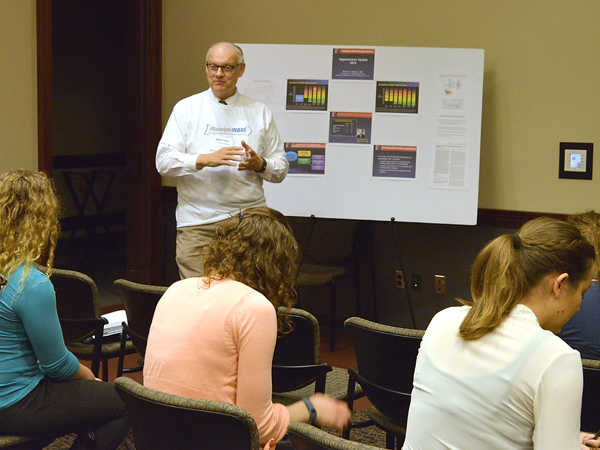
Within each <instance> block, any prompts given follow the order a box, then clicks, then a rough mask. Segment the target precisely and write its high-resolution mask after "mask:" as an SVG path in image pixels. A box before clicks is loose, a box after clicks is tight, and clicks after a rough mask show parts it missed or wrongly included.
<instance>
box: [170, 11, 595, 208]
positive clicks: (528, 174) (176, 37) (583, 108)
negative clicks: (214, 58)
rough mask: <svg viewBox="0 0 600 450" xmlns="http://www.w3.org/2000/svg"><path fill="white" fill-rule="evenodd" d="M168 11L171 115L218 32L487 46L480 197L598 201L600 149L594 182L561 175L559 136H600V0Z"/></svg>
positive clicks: (311, 40) (193, 88)
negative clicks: (564, 177)
mask: <svg viewBox="0 0 600 450" xmlns="http://www.w3.org/2000/svg"><path fill="white" fill-rule="evenodd" d="M163 14H164V17H163V24H164V28H163V75H164V79H163V86H164V87H163V116H164V117H163V119H164V122H165V123H166V120H167V119H168V116H169V114H170V112H171V109H172V107H173V105H174V104H175V103H176V102H177V101H178V100H179V99H181V98H183V97H186V96H188V95H191V94H193V93H195V92H198V91H200V90H203V89H205V88H206V87H207V84H206V80H205V75H204V69H203V62H204V57H205V53H206V49H207V48H208V46H209V45H210V44H211V43H212V42H215V41H220V40H229V41H234V42H240V43H243V42H247V43H259V44H260V43H263V44H317V45H318V44H325V45H374V46H407V47H453V48H481V49H484V50H485V79H484V93H483V120H482V122H483V123H482V142H481V170H480V173H481V182H480V199H479V206H480V207H481V208H494V209H506V210H517V211H537V212H551V213H572V212H577V211H581V210H583V209H588V208H595V209H597V210H600V195H598V194H599V192H600V182H599V181H598V180H600V172H599V171H600V154H598V155H597V156H596V161H595V163H594V180H593V181H579V180H561V179H559V178H558V159H559V143H560V142H561V141H562V142H565V141H567V142H593V143H595V144H596V147H598V145H600V139H599V138H600V127H599V126H598V123H599V122H600V108H599V107H598V105H600V83H599V82H598V74H599V73H600V58H599V57H598V55H600V27H598V23H599V22H600V2H598V1H597V0H572V1H569V2H565V1H563V0H544V1H539V2H538V1H516V0H509V1H506V0H455V1H453V2H449V1H447V0H408V1H406V0H405V1H399V0H379V1H378V0H375V1H370V2H365V1H362V0H361V1H358V0H305V1H302V2H297V1H291V0H279V1H277V2H274V1H272V0H256V1H254V2H239V1H237V0H222V1H220V2H205V1H199V0H186V1H168V0H166V1H164V2H163ZM247 64H252V61H247ZM596 152H600V150H598V149H596Z"/></svg>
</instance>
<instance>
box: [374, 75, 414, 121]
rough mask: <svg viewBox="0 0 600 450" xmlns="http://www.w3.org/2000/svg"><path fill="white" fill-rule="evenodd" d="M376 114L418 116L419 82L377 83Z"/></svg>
mask: <svg viewBox="0 0 600 450" xmlns="http://www.w3.org/2000/svg"><path fill="white" fill-rule="evenodd" d="M376 95H377V99H376V101H377V103H376V107H375V112H391V113H405V114H418V112H419V83H418V82H393V81H378V82H377V94H376Z"/></svg>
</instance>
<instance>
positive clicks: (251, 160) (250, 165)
mask: <svg viewBox="0 0 600 450" xmlns="http://www.w3.org/2000/svg"><path fill="white" fill-rule="evenodd" d="M242 146H243V147H244V150H245V151H246V160H245V161H244V162H243V163H241V164H240V165H239V166H238V170H254V171H257V170H260V169H262V163H263V159H262V158H261V157H260V156H258V155H257V154H256V152H255V151H254V150H253V149H252V147H250V146H249V145H248V144H246V142H245V141H242Z"/></svg>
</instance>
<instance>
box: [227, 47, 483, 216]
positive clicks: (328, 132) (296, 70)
mask: <svg viewBox="0 0 600 450" xmlns="http://www.w3.org/2000/svg"><path fill="white" fill-rule="evenodd" d="M239 45H240V46H241V47H242V49H243V50H244V55H245V61H246V71H245V73H244V76H243V77H241V78H240V79H239V80H238V88H239V90H240V92H241V93H242V94H245V95H248V96H250V97H252V98H255V99H257V100H259V101H261V102H263V103H265V104H266V105H267V106H268V107H269V109H270V110H271V111H272V112H273V116H274V118H275V122H276V124H277V128H278V130H279V132H280V135H281V138H282V140H283V141H284V145H285V151H286V158H287V159H288V162H289V163H290V171H289V174H288V176H287V177H286V179H285V180H284V181H283V182H282V183H276V184H274V183H264V185H263V186H264V189H265V195H266V197H267V204H268V205H269V206H271V207H273V208H276V209H279V210H280V211H281V212H283V213H284V214H287V215H295V216H310V215H315V216H317V217H329V218H343V219H364V220H385V221H389V220H390V219H391V218H392V217H394V218H395V220H397V221H405V222H424V223H447V224H465V225H472V224H475V223H476V221H477V206H478V191H479V160H480V141H481V106H482V92H483V62H484V52H483V50H478V49H444V48H411V47H374V46H371V47H366V46H365V47H360V46H352V47H350V46H342V45H334V46H328V45H271V44H243V43H241V44H239Z"/></svg>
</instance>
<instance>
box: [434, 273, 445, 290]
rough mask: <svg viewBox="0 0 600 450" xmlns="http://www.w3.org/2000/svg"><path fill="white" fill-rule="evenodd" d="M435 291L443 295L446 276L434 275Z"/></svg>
mask: <svg viewBox="0 0 600 450" xmlns="http://www.w3.org/2000/svg"><path fill="white" fill-rule="evenodd" d="M435 293H436V294H440V295H444V294H445V293H446V276H445V275H436V276H435Z"/></svg>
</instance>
